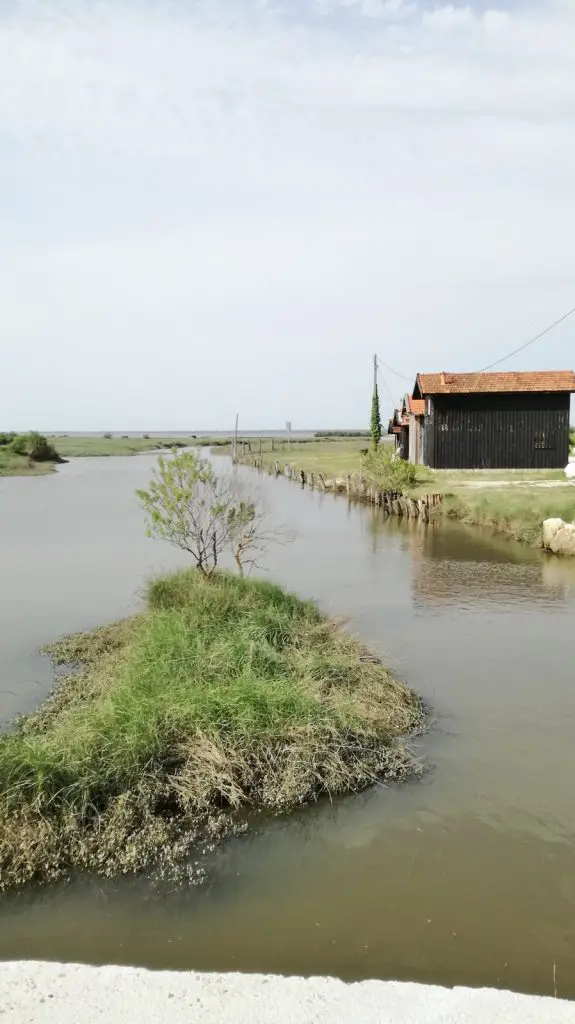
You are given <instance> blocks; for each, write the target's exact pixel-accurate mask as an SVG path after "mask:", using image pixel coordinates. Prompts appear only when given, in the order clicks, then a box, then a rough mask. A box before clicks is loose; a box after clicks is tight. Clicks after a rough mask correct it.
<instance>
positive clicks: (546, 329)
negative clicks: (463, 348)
mask: <svg viewBox="0 0 575 1024" xmlns="http://www.w3.org/2000/svg"><path fill="white" fill-rule="evenodd" d="M573 313H575V306H573V309H570V310H569V311H568V312H567V313H564V314H563V316H560V317H559V319H558V320H554V321H553V323H552V324H549V327H546V328H545V330H544V331H540V332H539V334H536V335H535V337H534V338H530V339H529V341H526V342H525V344H524V345H520V346H519V348H515V349H513V352H509V354H508V355H506V356H503V358H502V359H497V360H496V362H494V363H490V364H489V366H484V367H483V369H481V370H478V371H477V372H478V373H485V371H486V370H492V369H493V367H494V366H499V365H500V364H501V363H504V362H505V361H506V360H507V359H511V357H512V356H516V355H517V353H518V352H523V351H524V350H525V349H526V348H529V346H530V345H533V343H534V342H536V341H539V338H542V337H543V336H544V335H545V334H549V331H552V330H553V328H554V327H558V326H559V324H562V323H563V321H564V320H567V318H568V317H570V316H572V315H573Z"/></svg>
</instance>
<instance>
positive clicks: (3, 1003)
mask: <svg viewBox="0 0 575 1024" xmlns="http://www.w3.org/2000/svg"><path fill="white" fill-rule="evenodd" d="M0 1019H1V1020H2V1022H3V1024H78V1022H79V1021H81V1022H82V1024H95V1022H96V1021H98V1022H102V1021H105V1022H106V1024H120V1022H122V1024H132V1022H133V1024H156V1022H158V1024H164V1022H169V1024H228V1022H229V1024H232V1022H233V1024H284V1022H285V1024H304V1022H305V1024H350V1022H352V1021H353V1022H355V1021H357V1022H361V1024H376V1022H377V1024H433V1022H435V1024H486V1022H489V1024H494V1022H496V1024H533V1022H536V1024H544V1022H545V1024H549V1022H550V1021H553V1024H573V1022H575V1003H567V1002H564V1001H562V1000H560V999H550V998H538V997H536V996H522V995H516V994H514V993H512V992H496V991H494V990H493V989H466V988H456V989H445V988H435V987H431V986H427V985H412V984H400V983H399V982H383V981H363V982H358V983H357V984H354V985H346V984H344V983H343V982H342V981H337V980H336V979H332V978H309V979H303V978H280V977H274V976H272V975H249V974H195V973H185V974H177V973H174V972H163V973H152V972H149V971H145V970H140V969H135V968H126V967H81V966H75V965H72V964H66V965H60V964H46V963H33V962H17V963H4V964H0Z"/></svg>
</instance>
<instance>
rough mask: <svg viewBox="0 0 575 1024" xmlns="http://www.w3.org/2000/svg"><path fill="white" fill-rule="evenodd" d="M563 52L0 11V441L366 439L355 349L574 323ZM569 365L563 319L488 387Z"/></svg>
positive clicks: (324, 17) (313, 22) (472, 20)
mask: <svg viewBox="0 0 575 1024" xmlns="http://www.w3.org/2000/svg"><path fill="white" fill-rule="evenodd" d="M574 53H575V7H574V5H573V3H572V2H565V3H563V4H562V3H557V4H554V3H547V4H545V5H534V6H520V5H518V4H512V5H509V6H507V7H500V8H497V9H496V8H491V7H489V6H488V5H478V6H473V7H471V6H460V5H455V6H452V5H444V6H442V5H441V2H438V3H437V4H420V3H417V2H411V0H405V2H402V0H148V2H145V0H114V2H111V0H110V2H109V3H107V2H106V0H103V2H101V0H85V2H82V0H66V2H64V0H62V2H58V0H39V2H34V0H20V2H17V0H0V317H1V319H0V428H4V429H9V428H13V429H29V428H37V429H46V430H48V429H61V430H65V429H70V430H74V429H75V430H81V429H88V430H89V429H93V430H98V429H102V430H104V429H107V428H109V429H114V428H117V429H121V428H124V429H146V428H149V429H169V428H173V429H176V428H181V429H187V428H194V427H195V428H198V429H200V428H206V429H210V428H213V429H218V428H219V429H226V428H229V427H230V426H231V425H233V421H234V418H235V413H236V411H238V412H239V414H240V424H241V425H243V426H244V427H245V428H246V429H248V428H258V427H262V428H263V427H266V428H273V427H278V426H283V425H284V424H285V421H286V419H291V420H292V422H293V426H294V429H296V428H305V427H313V426H326V427H327V426H349V427H352V426H365V425H367V422H368V418H369V404H370V388H371V365H370V360H371V357H372V353H373V352H374V351H377V352H379V354H380V356H381V358H382V359H383V360H385V361H386V362H387V363H389V364H390V365H391V366H393V367H394V368H395V369H397V370H399V371H400V372H401V373H402V374H405V375H406V376H407V377H409V378H411V377H414V376H415V373H416V372H417V371H418V370H420V371H423V370H428V371H429V370H431V371H433V370H452V371H453V370H475V369H478V368H481V367H483V366H484V365H486V364H487V363H490V362H492V361H493V360H495V359H497V358H499V357H500V356H501V355H504V354H505V353H506V352H508V351H509V350H510V349H512V348H514V347H516V346H517V345H519V344H521V342H522V341H524V340H526V339H527V338H528V337H529V336H530V335H532V334H535V333H536V332H537V331H538V330H540V329H542V328H543V327H545V326H546V324H547V323H549V322H550V321H552V320H554V319H555V318H557V317H558V316H560V315H561V314H562V313H563V312H565V311H566V310H567V309H568V308H569V307H570V306H573V305H575V275H574V270H575V184H574V183H575V59H574V56H573V55H574ZM573 364H575V317H574V318H572V319H571V320H570V321H569V320H568V321H567V322H566V323H565V324H563V325H562V326H561V327H559V328H558V329H557V330H556V331H554V332H552V333H551V334H549V335H548V336H547V337H546V338H544V339H543V340H542V341H541V342H539V343H538V344H536V345H534V346H533V347H532V348H531V349H528V350H527V351H526V352H525V353H524V354H522V355H521V356H519V357H517V358H516V359H514V360H512V361H510V362H508V363H506V364H504V365H503V367H502V369H516V368H519V369H537V368H550V369H555V368H562V367H572V366H573ZM386 385H387V387H388V388H389V391H390V392H391V395H392V396H393V398H394V399H396V400H398V399H399V397H400V395H401V394H402V392H404V391H405V390H407V389H408V388H409V384H408V383H407V382H404V381H402V380H401V379H399V378H398V377H394V376H393V375H392V374H390V373H387V371H386ZM382 404H383V409H384V412H385V413H388V412H389V411H390V406H391V400H390V398H389V396H388V393H387V390H383V391H382Z"/></svg>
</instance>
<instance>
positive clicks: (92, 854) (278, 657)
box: [0, 569, 423, 890]
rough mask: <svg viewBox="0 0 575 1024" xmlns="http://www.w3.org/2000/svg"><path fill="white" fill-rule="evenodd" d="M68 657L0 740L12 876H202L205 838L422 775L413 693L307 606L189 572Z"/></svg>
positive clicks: (86, 638)
mask: <svg viewBox="0 0 575 1024" xmlns="http://www.w3.org/2000/svg"><path fill="white" fill-rule="evenodd" d="M49 653H50V654H51V656H52V658H53V659H54V662H55V663H56V664H65V665H67V666H72V669H71V671H70V672H69V673H68V674H66V675H65V676H64V677H62V678H60V681H59V683H58V685H57V687H56V689H55V691H54V692H53V694H52V695H51V697H49V698H48V700H47V701H46V702H45V703H44V705H43V706H41V707H40V709H39V710H38V711H37V712H36V713H34V714H32V715H30V716H29V717H27V718H25V719H22V720H20V721H19V722H18V723H17V725H16V727H15V729H14V731H13V732H12V733H10V734H8V735H4V736H2V737H0V889H3V890H6V889H9V888H13V887H20V886H23V885H26V884H29V883H45V882H49V881H53V880H56V879H59V878H63V877H68V876H70V875H71V874H73V873H74V872H76V871H79V870H85V871H89V872H93V873H96V874H100V875H105V876H115V875H119V874H124V873H128V872H135V871H147V870H156V871H159V872H160V873H166V872H170V873H172V872H177V873H179V872H183V873H184V875H185V876H187V877H193V876H194V872H195V871H196V868H195V866H194V855H195V850H196V849H197V847H198V844H199V843H201V844H202V848H205V847H206V844H207V845H208V846H210V844H213V842H215V841H217V840H218V839H219V838H221V837H222V836H224V835H227V834H230V833H231V832H233V831H234V830H237V829H238V828H242V827H243V826H242V814H243V816H244V818H245V811H246V809H250V808H252V809H255V808H260V809H269V810H270V811H285V810H288V809H289V808H293V807H295V806H296V805H299V804H302V803H305V802H306V801H312V800H316V799H317V798H319V797H321V796H322V795H328V796H330V795H336V794H344V793H351V792H355V791H358V790H361V789H363V788H365V787H366V786H369V785H371V784H372V783H374V782H375V781H376V780H378V779H383V778H388V779H398V778H401V777H404V776H406V775H408V774H409V773H411V772H414V771H417V763H416V762H415V761H414V759H413V757H412V756H411V754H410V753H409V752H408V750H407V749H406V748H405V746H404V745H403V743H402V737H403V738H405V737H406V736H408V735H409V734H410V733H413V732H414V731H416V730H418V729H419V728H420V727H421V724H422V720H423V712H422V707H421V703H420V701H419V700H418V698H417V697H416V696H415V695H414V694H413V693H412V692H411V691H410V690H408V689H407V688H406V687H405V686H404V685H403V684H401V683H399V682H397V681H396V680H394V679H393V678H392V677H391V676H390V674H389V673H388V672H387V671H386V669H385V668H384V667H383V666H382V665H381V664H380V663H379V662H378V660H377V659H375V658H373V657H372V656H370V655H369V654H367V653H366V652H365V650H364V649H363V648H362V647H361V645H360V644H359V643H358V642H357V641H356V640H355V639H354V638H352V637H351V636H349V635H347V634H346V633H345V632H342V631H340V629H339V628H338V627H337V626H336V625H335V624H334V623H333V622H331V621H329V620H327V619H326V618H324V617H323V616H322V615H321V614H320V613H319V611H318V610H317V608H316V606H315V605H314V604H313V603H311V602H306V601H302V600H300V599H299V598H297V597H295V596H293V595H291V594H288V593H286V592H284V591H283V590H282V589H281V588H279V587H277V586H273V585H271V584H270V583H267V582H261V581H256V580H253V579H242V578H240V577H235V576H230V575H227V574H223V573H216V574H215V575H213V576H212V577H211V578H209V579H207V578H205V577H203V576H202V574H201V573H199V572H198V571H197V570H195V569H190V570H186V571H184V572H180V573H177V574H175V575H173V576H169V577H166V578H160V579H157V580H155V581H154V582H152V583H151V584H150V586H149V589H148V595H147V607H146V610H145V611H144V612H142V613H141V614H139V615H137V616H136V617H134V618H131V619H128V620H126V621H123V622H118V623H115V624H112V625H110V626H106V627H103V628H100V629H97V630H95V631H94V632H91V633H86V634H79V635H75V636H71V637H69V638H67V639H64V640H62V641H60V642H59V643H57V644H55V645H54V646H52V647H51V649H50V651H49Z"/></svg>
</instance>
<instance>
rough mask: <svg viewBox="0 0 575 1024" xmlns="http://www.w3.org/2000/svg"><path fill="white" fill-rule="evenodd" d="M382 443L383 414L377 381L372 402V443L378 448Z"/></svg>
mask: <svg viewBox="0 0 575 1024" xmlns="http://www.w3.org/2000/svg"><path fill="white" fill-rule="evenodd" d="M380 441H381V413H380V409H379V391H378V389H377V381H375V383H374V385H373V398H372V400H371V443H372V445H373V447H374V448H377V446H378V444H379V442H380Z"/></svg>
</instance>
